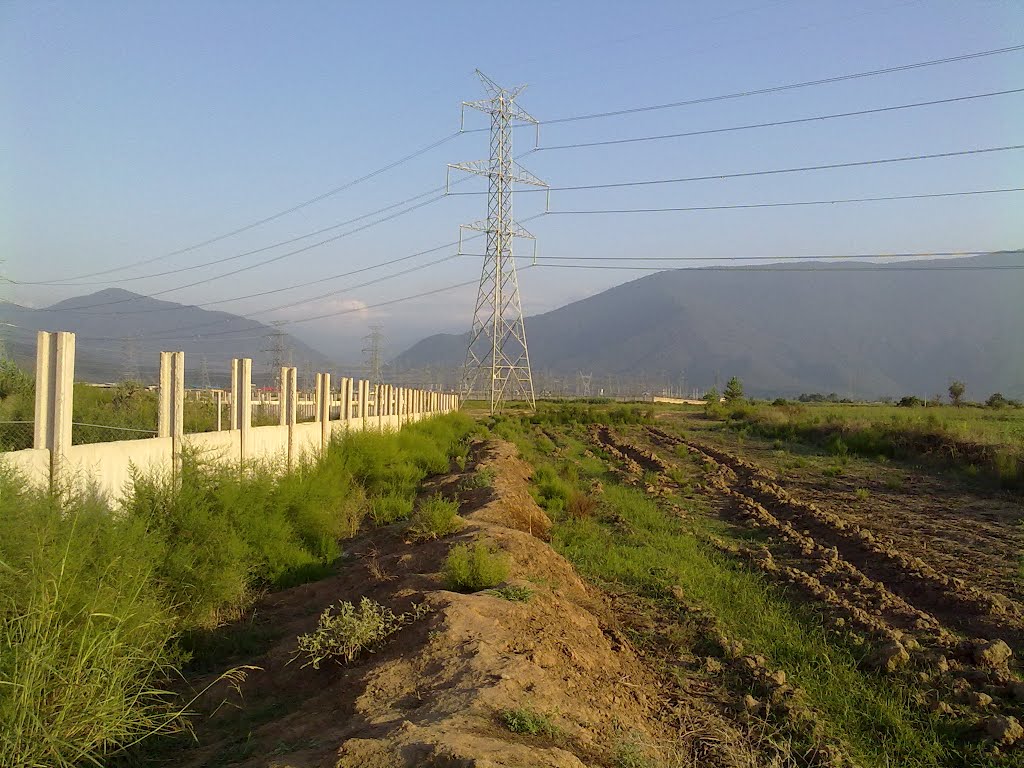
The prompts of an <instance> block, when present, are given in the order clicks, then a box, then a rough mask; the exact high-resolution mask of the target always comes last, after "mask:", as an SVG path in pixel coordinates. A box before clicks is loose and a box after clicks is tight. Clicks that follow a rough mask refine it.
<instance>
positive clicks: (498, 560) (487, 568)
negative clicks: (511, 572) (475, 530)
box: [443, 541, 509, 592]
mask: <svg viewBox="0 0 1024 768" xmlns="http://www.w3.org/2000/svg"><path fill="white" fill-rule="evenodd" d="M508 568H509V563H508V556H507V555H505V554H504V553H502V552H500V551H498V550H497V549H496V548H495V547H494V546H492V545H488V544H485V543H484V542H482V541H477V542H474V543H473V544H472V545H469V544H456V545H455V546H454V547H452V549H451V551H450V552H449V553H448V557H447V558H445V561H444V567H443V573H444V583H445V586H447V587H448V589H451V590H453V591H455V592H479V591H480V590H482V589H489V588H491V587H496V586H498V585H499V584H501V582H503V581H505V579H507V578H508Z"/></svg>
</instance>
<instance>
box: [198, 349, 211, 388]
mask: <svg viewBox="0 0 1024 768" xmlns="http://www.w3.org/2000/svg"><path fill="white" fill-rule="evenodd" d="M199 389H201V390H202V391H203V392H209V391H210V390H211V389H213V385H212V384H211V383H210V364H209V363H208V362H207V361H206V355H203V356H202V357H201V358H199Z"/></svg>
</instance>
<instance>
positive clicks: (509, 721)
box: [499, 707, 562, 738]
mask: <svg viewBox="0 0 1024 768" xmlns="http://www.w3.org/2000/svg"><path fill="white" fill-rule="evenodd" d="M499 719H500V720H501V722H502V724H503V725H504V726H505V727H506V728H508V729H509V730H510V731H512V733H521V734H525V735H527V736H547V737H548V738H554V737H556V736H559V735H561V732H562V731H561V729H560V728H559V727H558V726H557V725H556V724H555V720H554V718H553V717H552V716H551V715H549V714H545V713H543V712H538V711H536V710H534V709H531V708H530V707H516V708H515V709H505V710H502V711H501V712H500V713H499Z"/></svg>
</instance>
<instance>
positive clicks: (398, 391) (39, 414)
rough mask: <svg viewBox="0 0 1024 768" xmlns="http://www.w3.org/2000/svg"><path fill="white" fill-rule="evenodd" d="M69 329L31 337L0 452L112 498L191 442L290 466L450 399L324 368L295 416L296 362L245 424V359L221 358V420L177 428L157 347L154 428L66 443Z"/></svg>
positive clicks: (42, 479)
mask: <svg viewBox="0 0 1024 768" xmlns="http://www.w3.org/2000/svg"><path fill="white" fill-rule="evenodd" d="M74 377H75V335H74V334H73V333H68V332H64V331H61V332H56V333H49V332H46V331H40V332H39V334H38V338H37V346H36V403H35V425H34V426H35V429H34V441H33V447H32V448H29V449H26V450H21V451H10V452H7V453H2V454H0V462H5V463H6V464H7V465H8V466H10V467H12V468H14V469H15V470H17V471H19V472H20V473H21V474H22V475H24V477H25V478H26V479H27V480H28V481H29V482H30V483H32V484H33V485H36V486H38V487H43V488H47V487H50V488H52V487H59V488H85V487H88V488H92V489H94V490H95V491H96V492H98V493H100V494H103V495H105V496H106V497H107V498H108V500H109V501H111V502H112V503H114V504H117V503H118V502H119V501H120V499H121V498H122V496H123V494H124V492H125V489H126V488H127V487H128V484H129V482H130V480H131V476H132V472H133V471H140V472H154V471H155V472H159V473H163V474H165V475H166V476H174V475H176V473H178V472H180V469H181V456H182V452H183V451H185V450H194V451H196V452H198V453H200V454H202V455H205V456H208V457H210V458H213V459H215V460H220V461H224V462H230V463H237V464H242V463H243V462H246V461H253V460H271V461H276V462H280V463H281V464H282V465H288V466H292V465H294V464H295V463H296V462H297V461H299V460H300V458H302V457H303V456H316V455H318V454H319V452H320V451H322V450H323V449H324V448H325V447H326V446H327V445H328V444H329V443H330V441H331V439H332V438H333V437H334V436H336V435H343V434H345V433H347V432H357V431H363V430H377V431H384V430H398V429H401V428H402V427H403V426H404V425H406V424H409V423H412V422H416V421H419V420H421V419H424V418H427V417H429V416H433V415H436V414H442V413H450V412H451V411H456V410H458V408H459V398H458V396H457V395H455V394H451V393H446V392H429V391H425V390H421V389H409V388H405V387H395V386H391V385H390V384H375V385H371V384H370V382H368V381H365V380H358V379H352V378H344V377H343V378H341V379H340V380H339V381H338V382H337V384H336V386H332V382H331V375H330V374H329V373H319V374H317V378H316V392H315V406H316V408H315V420H314V421H312V422H299V421H298V419H297V413H298V407H299V399H298V395H297V391H296V378H297V377H296V369H295V368H291V367H286V368H281V378H280V385H279V390H278V393H277V412H278V415H279V420H278V424H276V425H272V426H262V427H254V426H252V412H253V396H252V360H250V359H248V358H235V359H234V360H233V361H232V365H231V391H230V392H229V393H227V403H228V406H229V408H230V418H229V420H228V421H229V426H230V428H229V429H222V430H218V431H216V432H201V433H191V434H188V433H185V431H184V419H183V414H184V402H185V353H184V352H161V353H160V383H159V387H158V394H159V401H158V402H159V404H158V410H157V414H158V415H157V434H156V437H146V438H142V439H138V440H117V441H113V442H106V443H89V444H85V445H72V441H71V414H72V407H73V400H74V388H73V383H74Z"/></svg>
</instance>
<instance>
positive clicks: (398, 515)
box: [370, 492, 412, 525]
mask: <svg viewBox="0 0 1024 768" xmlns="http://www.w3.org/2000/svg"><path fill="white" fill-rule="evenodd" d="M411 514H412V499H409V498H407V497H405V496H403V495H402V494H400V493H394V492H391V493H387V494H385V495H383V496H374V497H373V498H372V499H370V519H371V520H373V522H374V524H375V525H388V524H390V523H394V522H395V521H397V520H408V519H409V516H410V515H411Z"/></svg>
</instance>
